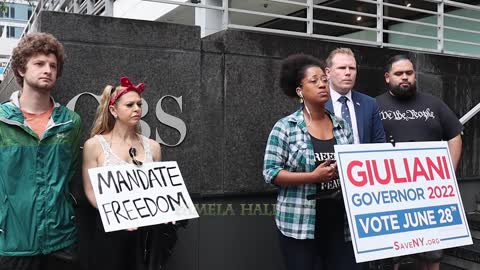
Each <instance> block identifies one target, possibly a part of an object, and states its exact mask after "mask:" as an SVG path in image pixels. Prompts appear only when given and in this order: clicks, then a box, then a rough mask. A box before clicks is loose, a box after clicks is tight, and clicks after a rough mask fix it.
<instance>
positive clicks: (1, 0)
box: [0, 0, 7, 12]
mask: <svg viewBox="0 0 480 270" xmlns="http://www.w3.org/2000/svg"><path fill="white" fill-rule="evenodd" d="M5 1H7V0H0V12H5V11H7V5H6V4H5Z"/></svg>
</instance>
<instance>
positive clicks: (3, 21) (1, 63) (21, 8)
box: [0, 0, 36, 81]
mask: <svg viewBox="0 0 480 270" xmlns="http://www.w3.org/2000/svg"><path fill="white" fill-rule="evenodd" d="M35 4H36V1H25V0H7V1H6V2H5V8H4V10H3V11H0V81H1V80H3V72H4V70H5V68H6V66H7V63H8V61H9V59H10V55H11V53H12V50H13V48H14V47H15V46H16V45H17V43H18V40H19V39H20V37H21V36H22V33H23V31H24V29H25V26H26V25H27V23H28V20H29V18H30V17H31V16H32V14H33V11H34V9H35Z"/></svg>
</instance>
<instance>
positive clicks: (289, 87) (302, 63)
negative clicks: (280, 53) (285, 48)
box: [280, 53, 325, 97]
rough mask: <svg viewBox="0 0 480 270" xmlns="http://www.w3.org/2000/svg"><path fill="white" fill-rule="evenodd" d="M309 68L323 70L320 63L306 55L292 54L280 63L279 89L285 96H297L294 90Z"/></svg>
mask: <svg viewBox="0 0 480 270" xmlns="http://www.w3.org/2000/svg"><path fill="white" fill-rule="evenodd" d="M310 67H319V68H321V69H322V70H325V69H324V68H325V65H324V63H323V62H322V61H320V60H319V59H317V58H315V57H313V56H311V55H308V54H303V53H299V54H292V55H289V56H288V57H287V58H285V59H284V60H283V61H282V66H281V68H280V88H282V90H283V92H284V93H285V94H286V95H287V96H290V97H296V96H297V91H296V88H297V87H298V86H299V85H300V82H301V81H302V80H303V78H304V77H305V71H306V70H307V69H308V68H310Z"/></svg>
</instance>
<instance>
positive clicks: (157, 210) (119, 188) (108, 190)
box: [88, 161, 198, 232]
mask: <svg viewBox="0 0 480 270" xmlns="http://www.w3.org/2000/svg"><path fill="white" fill-rule="evenodd" d="M88 174H89V175H90V181H91V183H92V187H93V190H94V192H95V198H96V201H97V206H98V210H99V212H100V216H101V218H102V222H103V226H104V228H105V231H106V232H110V231H116V230H122V229H133V228H136V227H142V226H148V225H154V224H160V223H166V222H174V221H176V220H184V219H191V218H197V217H198V214H197V211H196V210H195V206H194V205H193V202H192V200H191V198H190V195H189V194H188V191H187V188H186V186H185V183H184V181H183V178H182V176H181V174H180V169H179V168H178V164H177V163H176V162H174V161H167V162H152V163H145V164H144V165H143V166H141V167H137V166H134V165H120V166H105V167H98V168H93V169H89V170H88Z"/></svg>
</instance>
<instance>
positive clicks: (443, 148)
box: [335, 142, 472, 262]
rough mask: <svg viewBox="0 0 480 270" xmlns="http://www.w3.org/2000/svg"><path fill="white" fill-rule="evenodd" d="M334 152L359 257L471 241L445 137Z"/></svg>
mask: <svg viewBox="0 0 480 270" xmlns="http://www.w3.org/2000/svg"><path fill="white" fill-rule="evenodd" d="M335 152H336V155H337V158H336V159H337V161H338V164H339V172H340V182H341V186H342V192H343V198H344V202H345V210H346V212H347V217H348V222H349V226H350V232H351V234H352V242H353V249H354V252H355V257H356V260H357V262H364V261H370V260H376V259H382V258H388V257H393V256H402V255H406V254H413V253H419V252H425V251H432V250H438V249H445V248H451V247H456V246H461V245H468V244H472V238H471V235H470V231H469V228H468V224H467V221H466V217H465V213H464V210H463V205H462V200H461V198H460V192H459V189H458V185H457V181H456V178H455V170H454V168H453V164H452V162H451V160H450V153H449V150H448V146H447V143H446V142H415V143H397V144H396V145H395V147H393V146H392V145H391V144H361V145H335Z"/></svg>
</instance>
